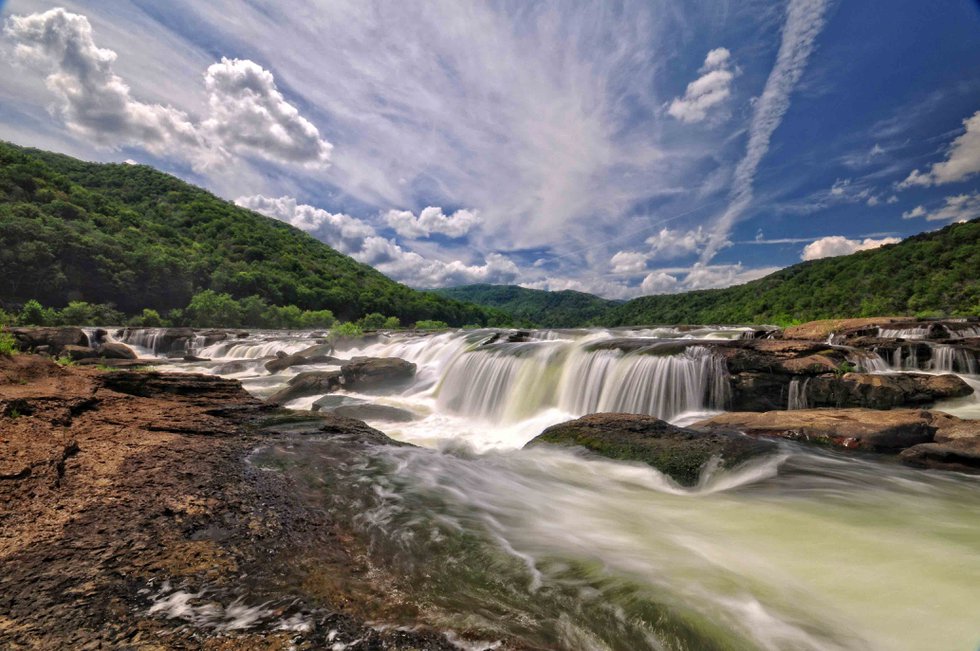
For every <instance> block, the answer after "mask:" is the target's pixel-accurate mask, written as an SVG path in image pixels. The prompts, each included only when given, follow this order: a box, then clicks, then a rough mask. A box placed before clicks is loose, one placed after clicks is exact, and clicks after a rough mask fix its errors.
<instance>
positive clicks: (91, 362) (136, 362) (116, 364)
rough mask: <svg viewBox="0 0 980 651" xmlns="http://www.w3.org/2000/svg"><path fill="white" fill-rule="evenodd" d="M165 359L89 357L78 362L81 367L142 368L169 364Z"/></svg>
mask: <svg viewBox="0 0 980 651" xmlns="http://www.w3.org/2000/svg"><path fill="white" fill-rule="evenodd" d="M167 363H168V362H167V360H165V359H156V358H150V359H112V358H103V357H89V358H86V359H80V360H78V362H77V364H78V365H79V366H108V367H110V368H140V367H146V366H160V365H162V364H167Z"/></svg>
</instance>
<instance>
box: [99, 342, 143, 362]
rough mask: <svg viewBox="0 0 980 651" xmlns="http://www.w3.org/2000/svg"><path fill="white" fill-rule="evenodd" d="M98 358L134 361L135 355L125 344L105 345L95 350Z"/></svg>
mask: <svg viewBox="0 0 980 651" xmlns="http://www.w3.org/2000/svg"><path fill="white" fill-rule="evenodd" d="M97 350H98V353H99V357H104V358H106V359H136V353H134V352H133V349H132V348H130V347H129V346H127V345H126V344H118V343H114V342H113V343H105V344H102V345H101V346H99V347H98V348H97Z"/></svg>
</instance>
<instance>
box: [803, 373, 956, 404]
mask: <svg viewBox="0 0 980 651" xmlns="http://www.w3.org/2000/svg"><path fill="white" fill-rule="evenodd" d="M971 393H973V387H971V386H970V385H969V384H967V383H966V382H964V381H963V380H962V379H961V378H960V377H958V376H956V375H926V374H924V373H894V374H870V373H846V374H844V375H843V376H841V377H835V376H819V377H815V378H812V379H811V380H810V381H809V382H808V383H807V386H806V401H807V404H808V405H809V406H811V407H838V408H839V407H870V408H871V409H892V408H894V407H909V406H915V405H925V404H930V403H933V402H936V401H937V400H945V399H947V398H960V397H963V396H968V395H970V394H971Z"/></svg>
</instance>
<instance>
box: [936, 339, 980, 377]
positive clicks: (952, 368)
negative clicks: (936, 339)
mask: <svg viewBox="0 0 980 651" xmlns="http://www.w3.org/2000/svg"><path fill="white" fill-rule="evenodd" d="M929 370H931V371H936V372H937V373H967V374H970V375H976V374H977V373H978V372H980V369H978V367H977V358H976V357H975V356H974V355H973V353H971V352H970V351H968V350H966V349H963V348H958V347H956V346H942V345H937V346H934V347H933V349H932V358H931V359H930V360H929Z"/></svg>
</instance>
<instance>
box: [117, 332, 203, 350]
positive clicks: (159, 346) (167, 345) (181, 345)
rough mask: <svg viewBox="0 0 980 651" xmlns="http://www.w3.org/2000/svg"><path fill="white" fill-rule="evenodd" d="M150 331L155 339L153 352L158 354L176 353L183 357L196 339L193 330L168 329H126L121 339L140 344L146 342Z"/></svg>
mask: <svg viewBox="0 0 980 651" xmlns="http://www.w3.org/2000/svg"><path fill="white" fill-rule="evenodd" d="M148 331H149V332H152V333H153V334H152V336H153V338H154V346H153V350H154V352H155V353H158V354H169V353H175V354H177V355H178V356H182V355H183V354H184V352H185V351H186V350H187V347H188V344H189V343H190V342H191V341H193V339H194V330H193V329H192V328H166V329H164V330H162V331H159V330H158V329H156V328H154V329H147V328H125V329H124V330H123V331H122V333H121V339H122V340H123V341H125V342H128V343H136V344H139V345H145V344H144V343H140V342H141V341H146V339H147V337H148V336H149V335H148Z"/></svg>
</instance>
